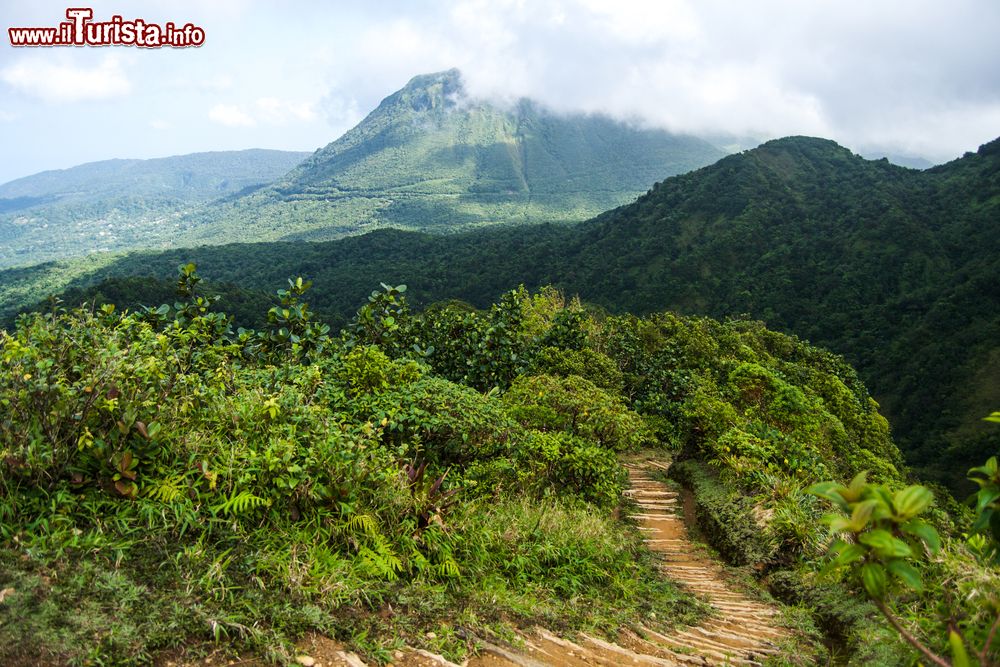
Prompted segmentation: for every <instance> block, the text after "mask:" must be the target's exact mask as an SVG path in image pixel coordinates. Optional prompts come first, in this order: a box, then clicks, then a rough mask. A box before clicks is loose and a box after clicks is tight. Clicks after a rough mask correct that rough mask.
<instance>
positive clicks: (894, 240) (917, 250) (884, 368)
mask: <svg viewBox="0 0 1000 667" xmlns="http://www.w3.org/2000/svg"><path fill="white" fill-rule="evenodd" d="M317 157H318V156H317ZM315 159H316V158H312V159H311V160H310V162H312V160H315ZM308 164H309V163H307V165H308ZM307 165H303V167H302V169H303V170H306V169H307ZM308 171H309V172H312V169H311V168H309V169H308ZM313 173H314V172H313ZM187 261H195V262H197V263H198V264H199V267H200V270H201V271H202V273H203V275H205V276H206V277H207V278H209V279H210V280H211V281H212V282H213V283H214V284H215V285H216V286H217V287H218V288H220V289H222V291H223V292H225V293H226V294H227V297H226V298H227V299H228V302H227V300H224V301H223V304H224V306H223V307H225V308H227V309H229V310H230V311H233V312H235V313H236V314H237V316H238V317H239V318H241V321H242V322H243V323H246V324H254V323H255V320H254V318H255V317H256V318H259V317H260V315H261V314H262V312H263V310H266V309H263V310H262V306H261V304H263V303H266V301H267V294H268V293H273V290H274V289H277V288H280V287H281V286H282V284H283V283H284V279H285V278H286V277H288V276H294V275H299V274H301V275H305V276H307V277H310V278H312V279H314V281H315V287H314V289H313V290H312V292H311V293H310V295H309V301H310V303H311V304H313V305H314V306H315V307H316V308H317V310H318V311H319V312H321V313H323V314H324V316H326V317H327V318H328V319H330V320H331V321H333V322H334V323H337V322H342V321H343V318H345V317H349V316H350V314H351V313H352V312H353V311H354V310H355V309H356V308H357V307H358V306H359V305H360V304H361V303H363V302H364V299H365V296H366V295H367V294H368V293H369V292H370V291H371V290H372V289H374V288H376V287H377V286H378V284H379V282H386V283H406V284H408V285H409V287H410V289H409V290H408V292H407V294H408V295H410V297H411V299H414V300H415V301H416V302H418V303H423V304H427V303H430V302H432V301H435V300H440V299H449V298H460V299H464V300H467V301H470V302H472V303H473V304H476V305H485V304H487V303H489V302H490V301H492V300H493V299H495V298H496V297H497V295H498V294H500V293H501V292H502V291H503V290H505V289H508V288H510V287H513V286H515V285H517V284H518V283H522V282H523V283H525V284H527V285H528V286H530V287H535V286H539V285H543V284H554V285H557V286H559V287H562V288H563V289H565V290H567V291H569V292H571V293H579V294H580V295H581V296H582V297H583V298H584V299H585V300H587V301H589V302H591V303H595V304H597V305H599V306H602V307H604V308H607V309H609V310H612V311H625V310H628V311H631V312H649V311H654V310H658V309H663V308H672V309H675V310H679V311H681V312H684V313H701V314H707V315H712V316H716V317H726V316H739V315H741V314H743V313H746V314H748V315H750V316H751V317H756V318H762V319H764V320H765V321H766V322H767V324H768V326H771V327H773V328H777V329H780V330H783V331H787V332H791V333H795V334H798V335H799V336H801V337H803V338H807V339H809V340H810V341H811V342H813V343H814V344H819V345H823V346H825V347H828V348H830V349H832V350H834V351H835V352H839V353H841V354H844V355H845V356H846V357H847V359H848V360H849V361H850V362H851V363H852V364H854V365H855V366H856V367H857V368H858V369H859V372H860V373H861V375H862V377H863V379H864V380H865V382H866V384H868V386H869V387H870V388H871V389H872V391H873V392H874V394H875V395H876V397H877V398H878V399H879V401H880V402H881V404H882V408H883V410H884V412H885V413H886V414H887V416H889V417H890V420H891V421H892V423H893V426H894V429H895V433H896V435H897V441H898V442H899V444H900V446H901V448H902V449H903V450H904V451H905V452H907V454H908V456H909V460H910V461H911V462H912V463H913V464H914V465H916V466H917V467H918V468H919V469H920V471H921V473H922V474H923V475H925V476H926V477H928V478H931V479H939V480H941V481H943V482H946V483H948V484H949V485H951V486H952V488H959V487H960V480H962V479H963V478H964V474H965V471H966V470H967V469H968V467H969V466H970V465H973V464H976V463H977V462H979V463H981V462H982V460H984V459H985V457H986V456H988V455H990V454H995V453H996V452H997V451H998V450H1000V433H998V430H1000V429H995V428H992V429H991V428H990V426H991V425H988V424H984V423H983V422H982V421H981V417H983V416H985V415H986V414H989V412H991V411H992V410H996V409H1000V344H998V341H1000V280H998V279H997V277H998V276H1000V140H997V141H993V142H991V143H989V144H986V145H984V146H982V147H981V148H980V149H979V151H978V152H977V153H975V154H971V153H970V154H967V155H966V156H965V157H962V158H960V159H958V160H955V161H953V162H950V163H948V164H944V165H940V166H938V167H934V168H932V169H928V170H924V171H917V170H912V169H906V168H902V167H898V166H895V165H893V164H890V163H889V162H887V161H885V160H877V161H869V160H865V159H863V158H861V157H859V156H857V155H854V154H852V153H851V152H850V151H849V150H847V149H845V148H842V147H841V146H838V145H837V144H835V143H834V142H832V141H827V140H822V139H811V138H806V137H791V138H787V139H781V140H776V141H771V142H768V143H766V144H764V145H762V146H760V147H758V148H756V149H753V150H750V151H746V152H744V153H741V154H738V155H732V156H729V157H726V158H724V159H722V160H719V161H718V162H717V163H715V164H713V165H711V166H709V167H705V168H703V169H699V170H697V171H695V172H692V173H688V174H684V175H682V176H676V177H673V178H669V179H667V180H665V181H663V182H662V183H659V184H657V185H655V186H654V187H653V188H652V190H651V191H650V192H649V193H648V194H646V195H644V196H642V197H640V198H639V199H638V200H636V201H635V202H633V203H631V204H629V205H627V206H622V207H620V208H618V209H615V210H612V211H609V212H607V213H604V214H602V215H600V216H598V217H596V218H594V219H593V220H591V221H589V222H586V223H583V224H581V225H569V226H566V225H537V226H526V227H516V228H511V227H496V228H489V229H483V230H478V231H474V232H470V233H465V234H453V235H428V234H418V233H411V232H403V231H392V230H382V231H379V232H375V233H372V234H367V235H364V236H358V237H354V238H348V239H343V240H340V241H334V242H324V243H313V244H302V243H262V244H244V245H230V246H221V247H204V248H198V249H193V250H175V251H170V252H166V253H149V252H144V253H137V254H133V255H131V256H128V257H124V258H120V259H114V258H92V259H90V260H88V262H86V263H84V262H75V263H71V264H65V265H50V266H40V267H34V268H30V269H28V268H26V269H19V270H16V271H5V272H0V304H2V306H0V307H3V308H5V309H6V311H7V312H8V313H9V312H10V309H11V308H13V307H14V306H16V305H18V304H21V305H23V304H26V303H37V302H38V301H40V300H41V299H42V298H43V297H44V295H45V294H46V293H48V292H52V291H58V290H61V289H63V288H65V287H66V286H67V285H70V286H71V287H73V289H74V290H75V291H73V292H72V296H71V297H70V300H71V301H79V300H80V299H82V298H83V297H84V296H86V295H87V294H90V295H94V294H95V293H101V294H104V295H105V296H108V295H111V296H112V297H113V299H114V300H116V301H117V302H118V304H119V305H120V306H121V305H127V304H129V303H136V302H146V303H150V302H152V303H155V302H158V300H160V299H163V300H166V299H169V298H170V294H171V290H172V282H173V276H174V273H175V272H176V267H177V265H178V264H180V263H182V262H187ZM137 275H151V276H154V277H155V279H151V280H145V281H135V280H134V279H131V278H128V276H137ZM114 276H117V277H118V278H116V279H115V280H112V281H110V282H104V283H101V281H102V280H107V279H109V278H111V277H114ZM226 283H230V284H233V285H239V286H240V287H239V289H236V288H225V287H223V285H224V284H226ZM95 284H99V286H98V287H96V288H95V287H93V286H94V285H95ZM88 286H89V287H88ZM95 290H96V291H95ZM257 321H259V320H257Z"/></svg>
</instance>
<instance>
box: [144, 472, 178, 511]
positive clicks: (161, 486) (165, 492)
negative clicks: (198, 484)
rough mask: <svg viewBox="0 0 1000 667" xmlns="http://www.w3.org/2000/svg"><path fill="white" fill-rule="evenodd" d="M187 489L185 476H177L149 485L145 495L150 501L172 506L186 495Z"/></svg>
mask: <svg viewBox="0 0 1000 667" xmlns="http://www.w3.org/2000/svg"><path fill="white" fill-rule="evenodd" d="M185 488H186V485H185V484H184V476H183V475H175V476H174V477H164V478H163V479H161V480H158V481H155V482H152V483H150V484H147V485H146V488H145V495H146V497H147V498H149V499H150V500H155V501H158V502H161V503H163V504H165V505H170V504H172V503H174V502H175V501H176V500H177V499H178V498H180V497H181V496H183V495H184V491H185Z"/></svg>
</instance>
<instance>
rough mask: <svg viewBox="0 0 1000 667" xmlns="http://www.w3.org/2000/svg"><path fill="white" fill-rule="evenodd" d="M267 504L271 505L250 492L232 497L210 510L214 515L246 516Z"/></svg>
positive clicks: (241, 492)
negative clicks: (248, 511)
mask: <svg viewBox="0 0 1000 667" xmlns="http://www.w3.org/2000/svg"><path fill="white" fill-rule="evenodd" d="M267 504H269V503H268V501H266V500H264V499H263V498H261V497H259V496H255V495H253V494H252V493H250V492H249V491H240V492H239V493H236V494H235V495H231V496H230V497H229V498H227V499H226V500H224V501H222V502H221V503H219V504H218V505H213V506H212V507H211V508H210V509H211V511H212V514H219V513H222V514H227V515H231V516H239V515H241V514H245V513H246V512H247V510H251V509H255V508H257V507H261V506H263V505H267Z"/></svg>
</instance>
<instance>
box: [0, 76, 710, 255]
mask: <svg viewBox="0 0 1000 667" xmlns="http://www.w3.org/2000/svg"><path fill="white" fill-rule="evenodd" d="M724 155H725V153H724V152H723V151H722V150H720V149H719V148H716V147H715V146H713V145H711V144H709V143H708V142H706V141H703V140H701V139H698V138H696V137H691V136H681V135H675V134H670V133H668V132H666V131H663V130H657V129H645V128H640V127H638V126H635V125H632V124H628V123H623V122H619V121H616V120H612V119H610V118H608V117H605V116H600V115H581V114H556V113H553V112H550V111H548V110H546V109H544V108H543V107H541V106H540V105H538V104H536V103H534V102H532V101H530V100H526V99H522V100H520V101H518V102H516V103H512V104H511V105H510V106H500V105H497V104H494V103H491V102H487V101H484V100H477V99H473V98H471V97H470V96H469V95H468V94H467V93H466V91H465V89H464V87H463V85H462V80H461V75H460V74H459V72H458V71H457V70H450V71H447V72H441V73H437V74H429V75H424V76H418V77H415V78H414V79H413V80H411V81H410V82H409V83H408V84H407V85H406V86H405V87H404V88H403V89H402V90H399V91H397V92H396V93H393V94H392V95H390V96H389V97H387V98H386V99H385V100H383V101H382V103H381V104H379V106H378V108H376V109H375V110H374V111H372V112H371V113H370V114H369V115H368V117H366V118H365V119H364V120H363V121H362V122H361V123H359V124H358V125H357V126H356V127H355V128H353V129H352V130H350V131H348V132H347V133H346V134H344V135H343V136H342V137H340V138H339V139H337V140H336V141H334V142H333V143H331V144H329V145H327V146H326V147H324V148H322V149H320V150H318V151H316V152H315V153H314V154H312V155H311V156H309V157H308V159H305V161H304V162H303V159H304V158H306V157H307V155H306V154H303V153H278V152H276V151H244V152H241V153H205V154H196V155H190V156H182V157H177V158H165V159H163V160H144V161H140V160H112V161H108V162H98V163H93V164H88V165H82V166H80V167H76V168H74V169H69V170H64V171H56V172H45V173H43V174H38V175H36V176H31V177H28V178H25V179H20V180H18V181H14V182H12V183H8V184H7V185H5V186H2V187H0V266H12V265H26V264H31V263H34V262H38V261H44V260H49V259H57V258H61V257H70V256H79V255H83V254H86V253H90V252H95V251H98V250H130V249H142V248H150V247H171V246H172V247H177V246H185V245H200V244H203V243H209V244H215V243H226V242H231V241H247V242H257V241H270V240H288V239H295V240H328V239H335V238H340V237H343V236H346V235H350V234H357V233H362V232H365V231H369V230H371V229H376V228H380V227H387V226H391V227H397V228H401V229H413V230H427V231H442V232H453V231H456V230H460V229H469V228H472V227H479V226H484V225H491V224H512V223H532V222H569V221H581V220H585V219H587V218H589V217H592V216H594V215H596V214H598V213H600V212H601V211H604V210H606V209H608V208H612V207H614V206H619V205H621V204H624V203H626V202H628V201H631V200H633V199H635V197H636V196H638V195H639V194H641V193H643V192H645V191H646V190H648V189H649V186H650V185H652V183H653V182H654V181H656V180H657V179H659V178H663V177H664V176H670V175H673V174H679V173H683V172H686V171H690V170H691V169H695V168H698V167H702V166H705V165H707V164H710V163H712V162H714V161H716V160H718V159H719V158H721V157H723V156H724ZM300 162H301V164H299V163H300ZM296 165H298V166H296ZM293 167H295V168H294V169H292V168H293ZM263 184H267V187H260V186H261V185H263Z"/></svg>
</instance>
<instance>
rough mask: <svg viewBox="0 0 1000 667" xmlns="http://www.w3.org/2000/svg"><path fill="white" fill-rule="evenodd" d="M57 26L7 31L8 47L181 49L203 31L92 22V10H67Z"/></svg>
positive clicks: (199, 39) (201, 39)
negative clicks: (64, 17)
mask: <svg viewBox="0 0 1000 667" xmlns="http://www.w3.org/2000/svg"><path fill="white" fill-rule="evenodd" d="M66 18H67V19H69V20H68V21H63V22H62V23H60V24H59V25H58V26H55V27H50V28H7V35H8V36H9V37H10V45H11V46H141V47H145V48H150V49H157V48H161V47H165V46H169V47H173V48H185V47H189V46H201V45H202V44H204V43H205V30H204V29H203V28H200V27H198V26H196V25H194V24H191V23H187V24H185V25H183V26H178V25H177V24H175V23H173V22H172V21H171V22H167V23H164V24H163V25H160V24H158V23H149V22H146V21H145V20H143V19H132V20H130V21H126V20H125V19H123V18H122V17H121V16H118V15H115V16H112V17H111V20H109V21H93V20H92V19H93V18H94V10H93V9H90V8H88V7H71V8H69V9H67V10H66Z"/></svg>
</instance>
